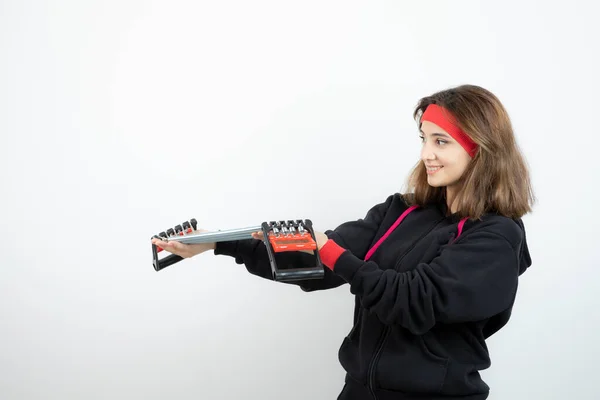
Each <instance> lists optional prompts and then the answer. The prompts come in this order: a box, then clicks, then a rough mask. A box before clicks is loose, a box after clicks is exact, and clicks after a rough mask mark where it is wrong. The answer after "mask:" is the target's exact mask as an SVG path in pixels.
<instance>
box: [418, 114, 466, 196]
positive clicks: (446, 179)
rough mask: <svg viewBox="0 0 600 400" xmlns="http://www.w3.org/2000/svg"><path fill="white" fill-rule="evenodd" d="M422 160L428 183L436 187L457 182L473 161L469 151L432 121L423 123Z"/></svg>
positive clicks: (449, 185)
mask: <svg viewBox="0 0 600 400" xmlns="http://www.w3.org/2000/svg"><path fill="white" fill-rule="evenodd" d="M421 140H422V142H423V148H422V149H421V160H422V161H423V163H424V164H425V167H426V168H427V183H429V185H431V186H434V187H442V186H447V187H449V188H451V187H452V186H453V185H455V184H457V183H458V181H459V180H460V178H461V177H462V175H463V173H464V172H465V170H466V169H467V165H469V162H470V161H471V157H470V156H469V153H467V151H466V150H465V149H464V148H463V147H462V146H461V145H460V144H459V143H458V142H457V141H456V140H454V139H453V138H452V136H450V135H449V134H448V133H447V132H446V131H445V130H443V129H442V128H440V127H439V126H438V125H436V124H434V123H433V122H430V121H423V122H422V124H421Z"/></svg>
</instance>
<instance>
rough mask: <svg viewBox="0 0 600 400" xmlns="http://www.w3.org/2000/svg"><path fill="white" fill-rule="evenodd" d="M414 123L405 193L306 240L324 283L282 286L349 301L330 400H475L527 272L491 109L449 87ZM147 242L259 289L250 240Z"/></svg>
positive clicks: (527, 195)
mask: <svg viewBox="0 0 600 400" xmlns="http://www.w3.org/2000/svg"><path fill="white" fill-rule="evenodd" d="M414 117H415V119H416V120H417V122H418V126H419V132H420V138H421V140H422V150H421V157H420V160H419V162H418V163H417V165H416V167H415V169H414V170H413V171H412V174H411V175H410V179H409V190H408V191H407V192H406V193H405V194H399V193H394V194H392V195H390V196H389V197H387V199H385V201H383V202H381V203H380V204H377V205H375V206H373V207H372V208H371V209H370V210H369V211H368V212H367V214H366V216H365V217H364V218H363V219H358V220H356V221H350V222H346V223H343V224H341V225H340V226H338V227H337V228H336V229H334V230H328V231H326V232H324V233H321V232H316V237H317V245H318V251H319V255H320V257H321V259H322V261H323V264H324V265H325V266H326V267H327V268H326V275H325V278H324V279H322V280H307V281H302V282H296V283H295V284H297V285H299V286H300V287H301V288H302V289H303V290H305V291H313V290H323V289H329V288H335V287H338V286H340V285H342V284H345V283H348V284H349V289H350V291H351V293H353V294H354V295H355V312H354V327H353V328H352V330H351V331H350V332H349V334H348V335H347V336H346V337H345V338H344V340H343V342H342V344H341V347H340V349H339V360H340V363H341V365H342V366H343V368H344V369H345V371H346V382H345V386H344V388H343V390H342V392H341V393H340V395H339V397H338V399H340V400H354V399H356V400H358V399H378V400H392V399H394V400H395V399H398V400H400V399H404V400H406V399H421V400H423V399H428V400H434V399H440V400H442V399H444V400H451V399H469V400H483V399H486V398H487V397H488V395H489V390H490V389H489V387H488V385H487V384H486V383H485V382H484V381H483V380H482V379H481V377H480V374H479V371H480V370H483V369H486V368H488V367H489V366H490V364H491V361H490V356H489V353H488V350H487V346H486V342H485V340H486V339H487V338H488V337H490V336H491V335H492V334H494V333H495V332H497V331H498V330H499V329H500V328H502V327H503V326H504V325H505V324H506V323H507V322H508V319H509V317H510V314H511V310H512V307H513V303H514V301H515V297H516V292H517V286H518V280H519V276H520V275H521V274H522V273H523V272H524V271H525V270H526V269H527V268H528V267H529V266H530V265H531V258H530V255H529V251H528V248H527V243H526V239H525V230H524V227H523V223H522V221H521V217H522V216H523V215H525V214H526V213H528V212H530V211H531V206H532V204H533V198H534V197H533V192H532V189H531V186H530V180H529V174H528V171H527V167H526V164H525V161H524V159H523V156H522V155H521V153H520V151H519V149H518V146H517V144H516V141H515V137H514V135H513V129H512V126H511V122H510V119H509V116H508V114H507V112H506V110H505V109H504V107H503V106H502V104H501V103H500V101H499V100H498V99H497V97H496V96H495V95H493V94H492V93H490V92H489V91H488V90H486V89H483V88H481V87H478V86H473V85H463V86H458V87H455V88H451V89H448V90H443V91H440V92H438V93H434V94H433V95H431V96H427V97H425V98H423V99H421V100H420V101H419V103H418V105H417V107H416V109H415V111H414ZM154 242H155V243H156V244H157V245H158V246H160V247H163V248H164V249H166V250H167V251H169V252H172V253H176V254H179V255H181V256H183V257H192V256H194V255H196V254H200V253H202V252H204V251H207V250H213V251H214V254H216V255H219V254H221V255H227V256H231V257H234V258H235V262H236V263H238V264H244V265H245V266H246V268H247V269H248V271H249V272H250V273H252V274H255V275H258V276H261V277H263V278H266V279H272V278H271V267H270V264H269V258H268V254H267V251H266V248H265V246H264V243H263V241H262V236H261V235H260V234H259V233H256V234H255V235H254V238H252V239H248V240H239V241H231V242H218V243H210V244H194V245H182V244H180V243H177V242H171V243H164V242H162V241H158V240H154ZM278 257H280V258H281V260H280V259H278V264H279V265H282V264H287V265H295V266H297V265H301V264H302V263H307V265H313V264H314V255H308V254H303V253H301V252H289V253H278ZM282 266H283V265H282Z"/></svg>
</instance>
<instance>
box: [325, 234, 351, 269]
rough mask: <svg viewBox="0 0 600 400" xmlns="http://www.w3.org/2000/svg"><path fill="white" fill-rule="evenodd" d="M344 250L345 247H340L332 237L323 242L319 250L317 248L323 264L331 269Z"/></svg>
mask: <svg viewBox="0 0 600 400" xmlns="http://www.w3.org/2000/svg"><path fill="white" fill-rule="evenodd" d="M345 251H346V249H344V248H343V247H341V246H340V245H339V244H337V243H336V242H335V241H333V240H332V239H329V240H328V241H327V242H325V244H324V245H323V247H321V250H319V257H321V261H322V262H323V264H324V265H325V266H326V267H327V268H329V269H330V270H332V271H333V266H334V265H335V263H336V261H337V260H338V258H339V257H340V256H341V255H342V253H343V252H345Z"/></svg>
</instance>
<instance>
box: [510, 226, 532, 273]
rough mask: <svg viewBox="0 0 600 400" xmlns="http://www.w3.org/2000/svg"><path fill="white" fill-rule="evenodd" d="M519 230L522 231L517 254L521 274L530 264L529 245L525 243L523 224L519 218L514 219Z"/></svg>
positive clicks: (525, 236)
mask: <svg viewBox="0 0 600 400" xmlns="http://www.w3.org/2000/svg"><path fill="white" fill-rule="evenodd" d="M514 221H515V223H516V224H517V225H519V228H521V231H523V243H522V244H521V254H520V256H519V275H523V274H524V273H525V271H527V269H528V268H529V267H530V266H531V255H530V254H529V246H528V245H527V235H526V234H525V225H524V224H523V220H522V219H521V218H519V219H515V220H514Z"/></svg>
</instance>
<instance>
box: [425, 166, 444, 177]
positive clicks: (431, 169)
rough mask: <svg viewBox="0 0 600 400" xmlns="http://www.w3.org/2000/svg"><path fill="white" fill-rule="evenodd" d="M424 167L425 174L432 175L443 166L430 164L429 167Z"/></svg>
mask: <svg viewBox="0 0 600 400" xmlns="http://www.w3.org/2000/svg"><path fill="white" fill-rule="evenodd" d="M426 168H427V175H433V174H435V173H436V172H438V171H439V170H440V169H442V168H444V167H443V166H439V165H436V166H431V167H430V166H427V167H426Z"/></svg>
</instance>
